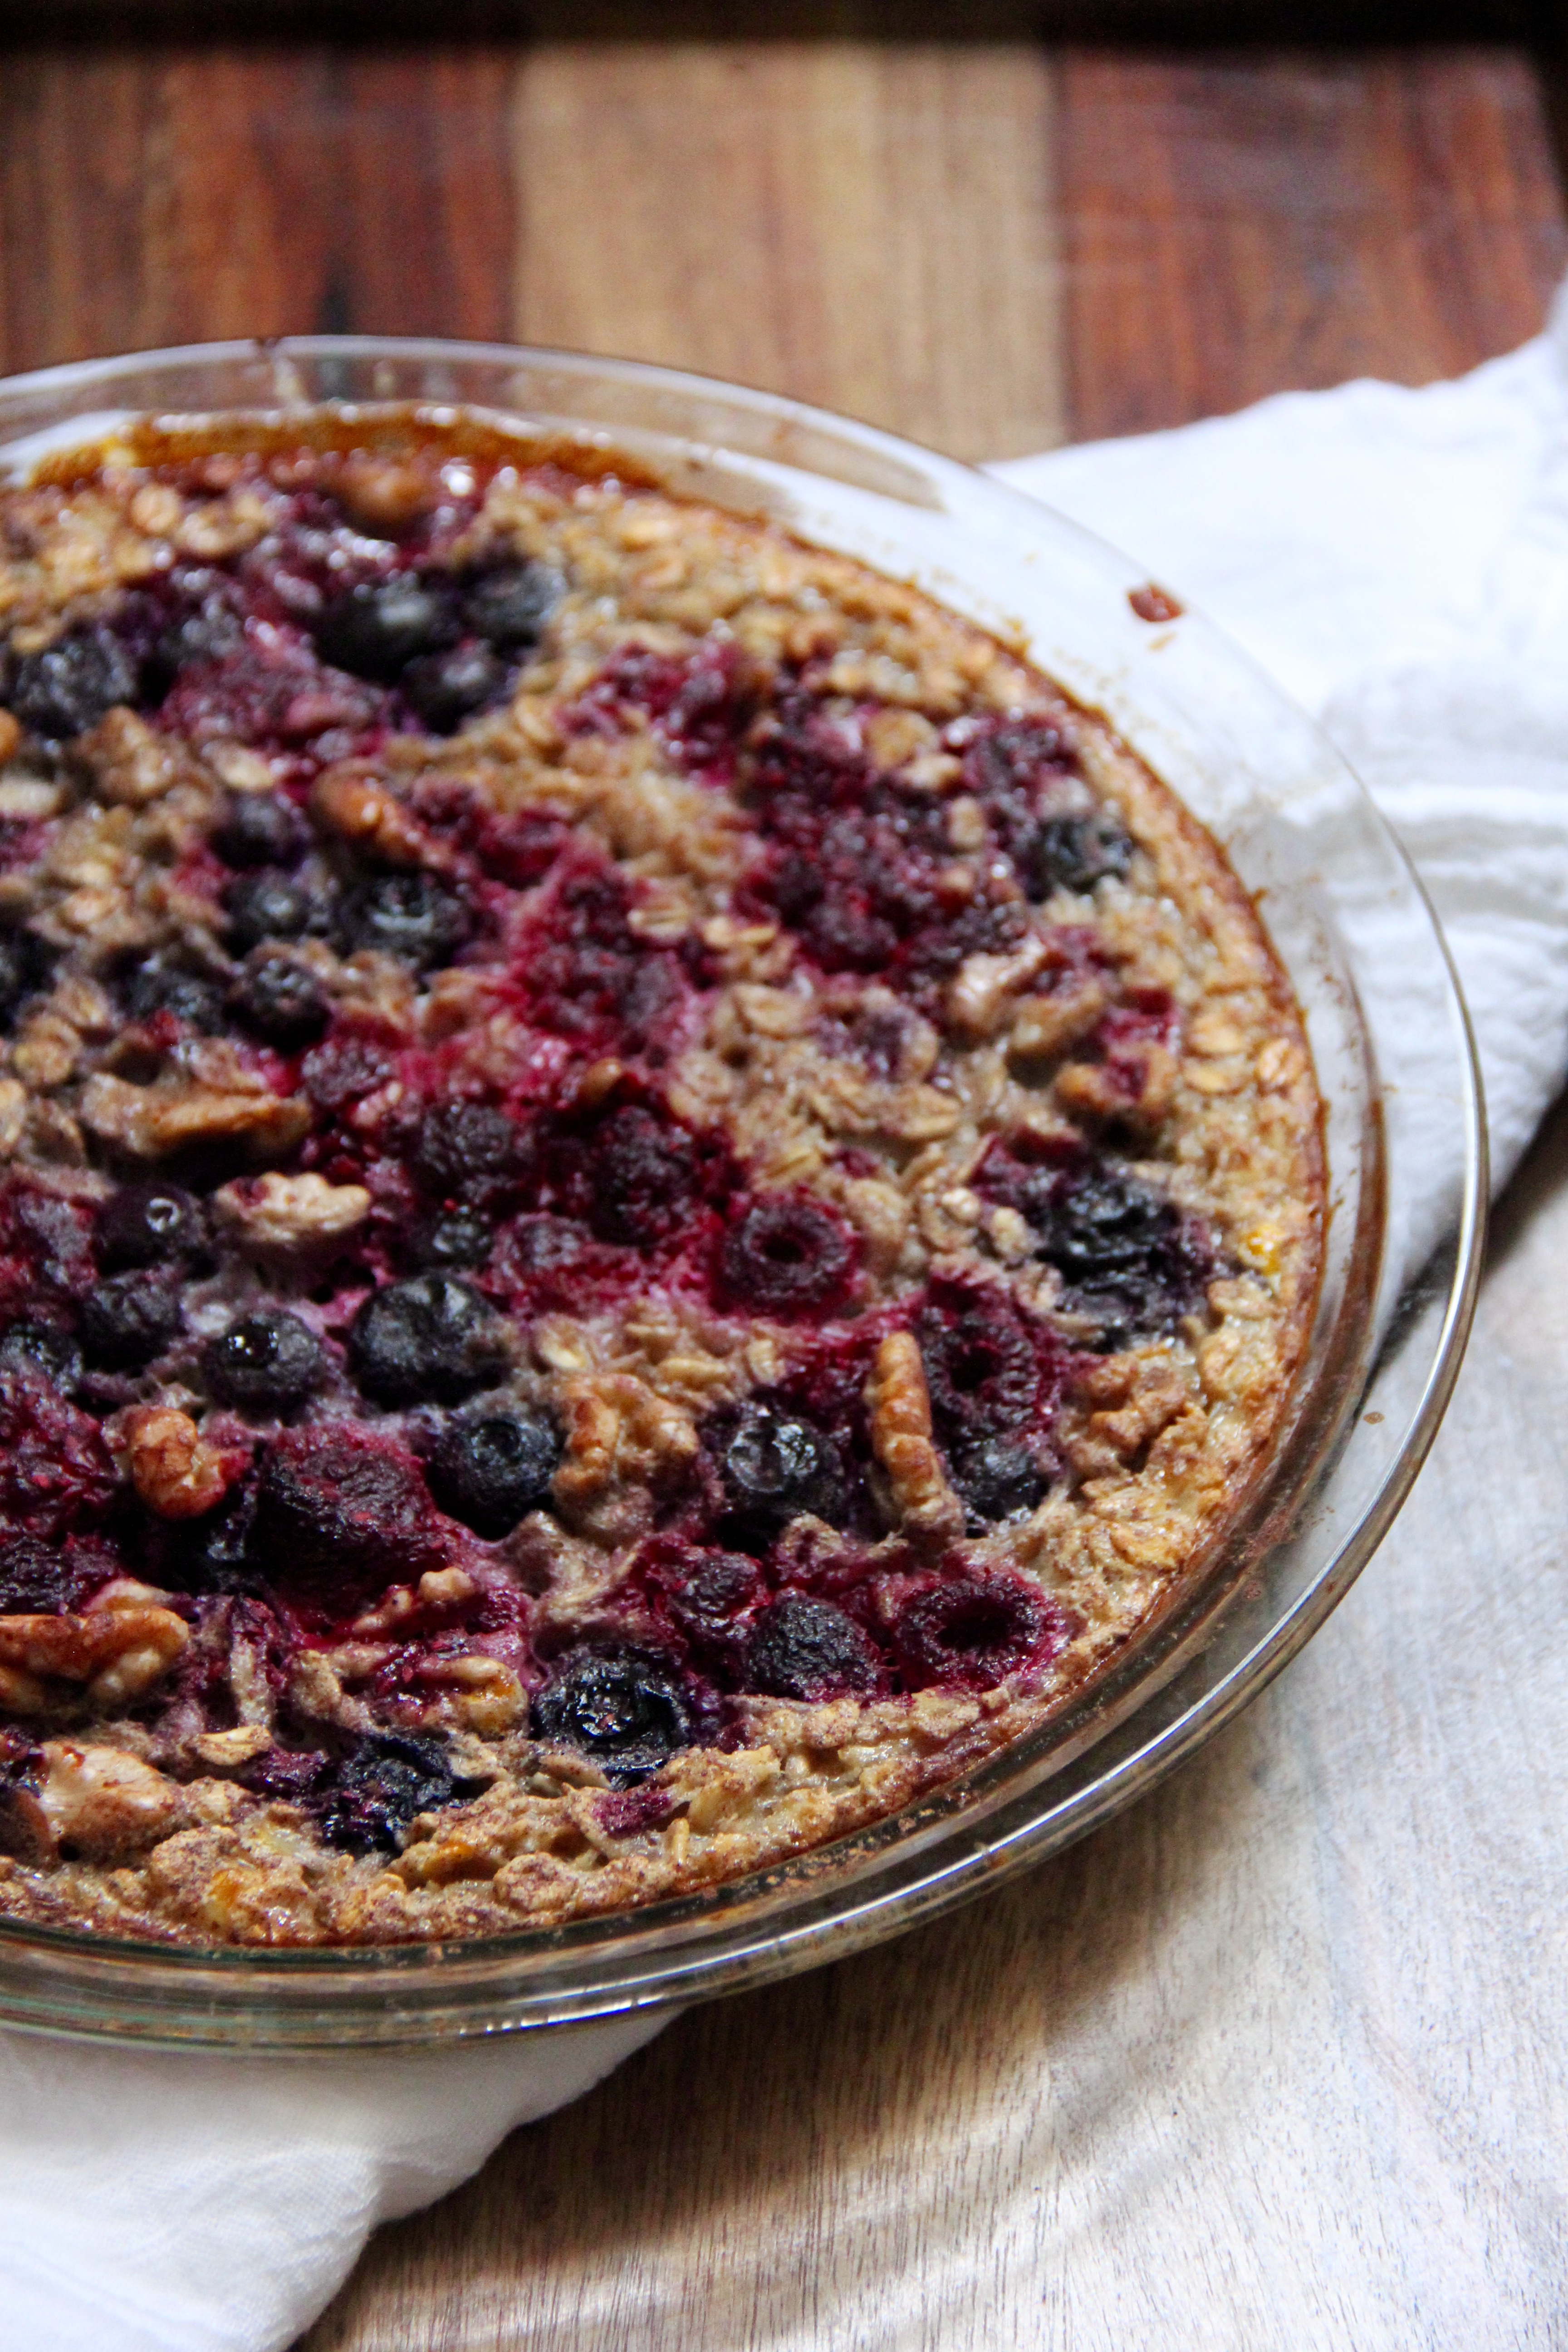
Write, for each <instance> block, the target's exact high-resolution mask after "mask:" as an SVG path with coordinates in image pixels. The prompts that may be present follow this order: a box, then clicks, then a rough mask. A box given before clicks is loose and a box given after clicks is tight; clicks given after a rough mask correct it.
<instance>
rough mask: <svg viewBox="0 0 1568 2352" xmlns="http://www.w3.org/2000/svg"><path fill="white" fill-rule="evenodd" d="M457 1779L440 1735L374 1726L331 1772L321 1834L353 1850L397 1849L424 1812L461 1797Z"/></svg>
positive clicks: (386, 1850) (371, 1851) (328, 1839)
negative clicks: (376, 1729)
mask: <svg viewBox="0 0 1568 2352" xmlns="http://www.w3.org/2000/svg"><path fill="white" fill-rule="evenodd" d="M457 1801H458V1782H457V1779H456V1776H455V1774H454V1773H453V1770H452V1767H451V1763H450V1761H449V1760H448V1758H447V1751H446V1748H444V1746H443V1745H442V1743H441V1741H440V1740H438V1739H427V1738H418V1737H416V1735H414V1734H413V1733H410V1732H394V1731H372V1732H367V1733H365V1735H364V1736H363V1738H361V1739H360V1741H359V1743H358V1745H357V1746H356V1747H355V1748H354V1750H353V1754H352V1755H351V1756H349V1757H348V1758H347V1759H346V1760H345V1761H344V1762H343V1763H342V1764H340V1765H339V1766H338V1768H337V1769H336V1771H335V1773H334V1774H333V1775H332V1787H331V1795H330V1796H329V1797H328V1799H327V1801H326V1805H325V1807H324V1809H323V1811H322V1812H321V1835H322V1837H323V1838H325V1840H326V1842H327V1843H328V1844H329V1845H336V1846H344V1847H346V1848H347V1849H348V1851H349V1852H350V1853H374V1852H376V1851H377V1850H378V1849H379V1850H380V1851H382V1852H384V1853H396V1851H397V1849H398V1847H399V1845H400V1844H401V1843H402V1842H403V1832H404V1831H405V1829H406V1828H407V1826H408V1824H409V1822H411V1821H414V1820H415V1819H416V1817H417V1816H418V1815H419V1814H420V1813H429V1812H435V1811H438V1810H439V1808H440V1807H441V1806H443V1805H450V1804H454V1803H456V1802H457Z"/></svg>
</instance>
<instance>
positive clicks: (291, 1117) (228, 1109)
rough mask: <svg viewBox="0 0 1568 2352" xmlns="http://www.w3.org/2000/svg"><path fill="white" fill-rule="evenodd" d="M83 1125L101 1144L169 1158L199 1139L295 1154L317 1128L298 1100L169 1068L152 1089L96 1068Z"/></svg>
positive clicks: (85, 1096)
mask: <svg viewBox="0 0 1568 2352" xmlns="http://www.w3.org/2000/svg"><path fill="white" fill-rule="evenodd" d="M81 1117H82V1121H83V1124H84V1125H85V1126H86V1127H87V1128H88V1129H89V1132H90V1133H92V1134H93V1135H96V1136H97V1137H98V1138H99V1139H100V1142H103V1143H110V1144H114V1145H116V1146H118V1147H119V1149H120V1150H124V1151H129V1152H131V1153H132V1155H133V1157H134V1158H136V1159H138V1160H163V1159H167V1158H168V1156H169V1155H170V1153H171V1152H175V1151H182V1150H184V1149H185V1148H186V1147H187V1146H188V1145H191V1144H197V1143H242V1144H244V1145H245V1146H246V1147H247V1149H248V1150H250V1151H251V1152H252V1153H253V1154H254V1155H255V1156H256V1157H258V1159H266V1158H270V1157H271V1156H272V1155H273V1154H274V1153H280V1152H284V1151H291V1150H293V1148H294V1146H295V1145H296V1144H297V1143H299V1142H300V1141H302V1140H303V1139H304V1137H305V1136H306V1134H307V1133H308V1132H309V1130H310V1105H309V1104H308V1103H305V1102H301V1101H300V1099H299V1097H283V1096H279V1095H269V1094H266V1093H258V1094H239V1093H228V1092H223V1091H220V1090H219V1089H218V1088H217V1087H205V1086H202V1085H200V1084H199V1083H198V1084H195V1085H193V1084H192V1083H191V1082H190V1081H189V1080H188V1079H187V1078H186V1077H185V1076H184V1075H183V1074H182V1073H180V1072H178V1071H176V1072H174V1073H165V1074H164V1075H163V1076H161V1077H160V1078H159V1079H158V1080H157V1082H156V1083H155V1084H154V1085H153V1086H150V1087H133V1086H130V1085H128V1084H127V1083H126V1081H125V1080H124V1079H123V1078H114V1077H110V1076H107V1075H106V1074H105V1073H104V1072H102V1071H96V1072H95V1073H94V1075H93V1076H91V1077H90V1078H89V1080H88V1082H87V1084H86V1086H85V1087H83V1088H82V1096H81Z"/></svg>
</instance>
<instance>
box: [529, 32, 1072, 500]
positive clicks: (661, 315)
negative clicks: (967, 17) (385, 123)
mask: <svg viewBox="0 0 1568 2352" xmlns="http://www.w3.org/2000/svg"><path fill="white" fill-rule="evenodd" d="M1052 94H1053V93H1052V79H1051V73H1050V68H1049V67H1048V65H1047V61H1046V59H1045V58H1044V57H1043V56H1041V55H1040V54H1039V53H1037V52H1036V51H1034V50H1031V49H1028V48H1022V47H997V48H994V49H993V48H979V49H961V48H938V47H924V48H921V47H903V48H900V47H889V48H878V47H871V46H868V45H862V44H856V43H843V44H833V45H830V46H820V45H817V46H814V45H809V44H805V45H795V44H792V43H788V42H783V43H773V44H767V45H759V44H748V43H735V44H731V45H728V46H726V47H705V46H701V45H687V44H680V43H676V44H672V45H668V46H664V47H650V46H647V45H638V44H631V45H628V46H616V45H605V46H601V45H589V46H580V47H574V46H572V45H570V44H562V45H548V46H542V47H540V48H538V49H536V50H534V51H532V52H531V53H530V55H529V56H528V57H527V58H525V60H524V62H523V65H522V68H521V84H520V89H519V94H518V110H517V154H516V167H515V168H516V176H517V183H518V188H519V197H520V235H519V245H518V278H517V325H518V331H519V334H520V336H521V338H522V339H523V340H524V341H541V342H559V343H566V344H571V345H576V346H579V347H581V348H583V349H585V350H588V351H599V352H616V353H620V354H622V355H624V356H627V357H632V358H637V359H650V360H659V361H664V362H668V363H671V364H674V365H678V366H682V367H693V368H700V369H703V370H706V371H708V372H710V373H713V374H717V375H724V376H731V377H737V378H739V379H741V380H742V382H748V383H763V384H766V385H768V386H769V387H770V388H772V389H773V390H777V391H784V392H789V393H792V394H795V396H796V397H797V398H800V399H805V400H813V401H819V402H823V403H827V404H832V405H834V406H837V407H841V408H845V409H847V410H849V411H850V412H851V413H852V414H853V415H858V416H864V417H868V418H869V419H870V420H871V421H872V422H873V423H876V424H881V425H898V426H899V427H900V429H901V430H903V431H904V432H906V433H910V434H912V435H913V436H915V437H916V438H917V439H920V440H924V441H927V442H931V443H933V444H935V445H936V446H939V447H942V448H944V449H947V450H950V451H952V453H953V454H954V455H956V456H959V457H982V456H1004V455H1014V456H1022V455H1024V454H1026V452H1027V451H1029V450H1031V449H1039V448H1045V447H1048V446H1050V445H1051V444H1052V443H1054V442H1055V441H1057V440H1058V439H1059V438H1060V437H1061V429H1062V415H1061V394H1060V349H1061V347H1060V338H1059V335H1058V326H1057V289H1056V267H1055V252H1054V236H1055V223H1054V212H1053V205H1052V202H1051V191H1052V184H1053V166H1052Z"/></svg>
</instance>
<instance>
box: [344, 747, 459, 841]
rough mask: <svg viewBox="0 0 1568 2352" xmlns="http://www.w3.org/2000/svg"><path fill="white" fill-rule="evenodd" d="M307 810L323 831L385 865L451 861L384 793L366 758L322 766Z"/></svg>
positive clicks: (415, 820) (393, 797)
mask: <svg viewBox="0 0 1568 2352" xmlns="http://www.w3.org/2000/svg"><path fill="white" fill-rule="evenodd" d="M310 812H311V814H312V815H313V816H314V817H315V819H316V821H317V823H318V824H321V825H322V826H324V827H325V829H326V830H327V832H329V833H335V834H336V835H338V836H339V837H340V839H342V840H343V841H348V842H352V843H353V844H354V845H355V846H356V847H358V848H362V849H369V850H373V851H374V853H375V855H376V856H378V857H382V858H384V859H385V861H386V863H387V864H388V865H389V866H444V865H449V864H450V862H451V858H450V853H449V851H447V848H446V846H445V845H444V844H443V843H441V842H439V841H438V840H437V838H436V836H435V835H433V834H431V833H428V832H427V831H426V828H425V826H424V825H422V824H420V822H419V820H418V818H417V817H416V816H412V815H410V814H409V812H408V810H407V809H405V807H404V805H403V803H402V802H401V801H400V800H399V799H398V798H397V797H396V795H395V793H390V792H388V790H387V788H386V786H385V784H384V782H381V781H380V779H379V778H378V776H377V774H376V771H375V769H374V766H373V765H372V763H371V762H370V761H368V760H341V761H339V762H338V764H337V766H336V767H334V768H324V769H323V770H322V771H321V774H320V775H319V776H318V777H317V779H316V782H315V786H314V788H313V790H312V792H311V793H310Z"/></svg>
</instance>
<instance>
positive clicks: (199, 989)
mask: <svg viewBox="0 0 1568 2352" xmlns="http://www.w3.org/2000/svg"><path fill="white" fill-rule="evenodd" d="M125 1010H126V1011H127V1013H129V1014H130V1015H131V1018H132V1021H152V1020H153V1019H155V1018H156V1016H157V1015H158V1014H159V1013H170V1014H172V1015H173V1017H174V1020H176V1021H183V1022H184V1024H186V1026H187V1027H188V1028H191V1029H199V1030H201V1031H202V1032H203V1034H205V1035H206V1036H209V1037H211V1036H216V1034H217V1032H218V1031H219V1030H220V1029H221V1028H222V1027H223V1025H224V1019H223V992H222V990H221V989H220V988H219V987H218V985H217V983H216V981H212V980H209V979H208V978H207V976H206V974H205V972H200V971H187V970H186V969H185V968H184V965H182V964H174V963H163V962H162V961H158V960H157V959H154V960H153V961H152V962H151V963H144V964H141V965H139V966H138V967H137V969H136V971H133V972H132V975H131V979H130V981H129V982H128V983H127V985H126V989H125Z"/></svg>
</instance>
